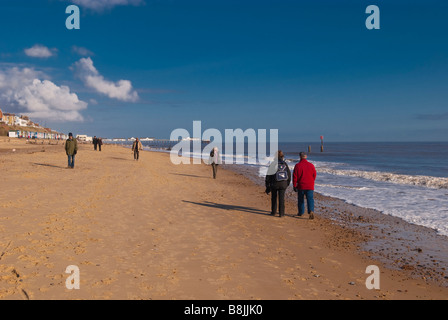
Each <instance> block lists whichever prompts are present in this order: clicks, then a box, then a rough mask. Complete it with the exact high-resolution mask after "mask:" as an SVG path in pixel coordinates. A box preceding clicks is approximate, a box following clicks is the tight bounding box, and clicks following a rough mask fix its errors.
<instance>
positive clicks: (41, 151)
mask: <svg viewBox="0 0 448 320" xmlns="http://www.w3.org/2000/svg"><path fill="white" fill-rule="evenodd" d="M12 149H15V150H16V151H15V152H13V151H12ZM140 157H141V159H140V161H139V162H136V161H134V160H133V154H132V152H131V150H130V149H127V148H123V147H120V146H111V145H105V146H103V151H102V152H95V151H93V147H92V146H90V145H81V146H80V151H79V153H78V155H77V158H76V164H75V169H74V170H70V169H66V166H67V159H66V155H65V153H64V149H63V147H62V145H48V144H47V145H45V144H44V145H39V144H37V145H31V144H25V141H18V140H13V139H11V140H8V139H6V138H5V139H0V172H1V176H2V180H1V185H2V188H1V191H0V299H8V300H9V299H12V300H20V299H30V300H43V299H51V300H52V299H70V300H71V299H88V300H90V299H114V300H116V299H144V300H146V299H148V300H149V299H153V300H172V299H176V300H181V299H183V300H196V299H201V300H202V299H205V300H227V299H229V300H241V299H244V300H246V299H250V300H252V299H253V300H256V299H262V300H268V299H269V300H290V299H294V300H297V299H321V300H324V299H337V300H339V299H355V300H358V299H447V298H448V288H446V287H443V286H441V285H440V284H438V283H437V282H434V281H432V282H428V281H425V279H417V278H413V277H412V270H410V269H409V268H403V269H400V270H393V269H392V268H389V267H388V266H386V265H384V264H383V263H382V262H381V261H380V260H378V259H376V258H375V257H376V256H378V255H379V252H380V251H381V248H380V247H376V248H375V247H373V248H370V249H371V251H370V252H369V254H367V253H366V254H363V252H364V251H368V250H364V251H363V250H359V248H361V247H363V245H364V244H365V241H366V238H365V235H364V234H363V233H361V232H356V231H354V230H352V229H350V228H345V227H344V226H343V224H341V223H336V222H335V221H333V220H331V219H329V217H328V210H332V208H335V207H334V206H332V205H331V203H330V202H331V201H332V199H325V198H324V197H318V198H317V199H318V201H320V203H319V207H320V208H322V207H325V210H326V212H319V211H317V212H316V213H317V216H316V219H315V220H308V219H307V217H306V216H305V217H303V218H297V217H295V216H294V214H295V212H296V203H295V202H294V201H293V200H292V199H290V200H289V201H288V202H287V206H286V212H287V216H286V217H284V218H282V219H280V218H278V217H272V216H270V214H269V213H270V212H269V208H270V199H269V197H268V196H266V194H265V193H264V188H260V186H259V185H257V184H256V183H254V182H253V181H252V180H251V179H249V178H247V177H246V176H244V175H243V174H241V173H237V172H234V171H232V170H220V171H219V172H218V179H216V180H213V179H212V175H211V168H210V167H209V166H207V165H204V164H203V165H179V166H176V165H173V164H172V163H171V162H170V158H169V154H165V153H157V152H142V153H141V155H140ZM323 202H325V203H323ZM322 210H323V209H321V211H322ZM356 218H359V217H356ZM363 222H364V223H367V224H368V221H367V220H364V221H363ZM71 265H74V266H77V267H79V270H80V289H79V290H69V289H67V288H66V285H65V282H66V279H67V278H68V276H69V274H66V273H65V271H66V268H67V267H68V266H71ZM369 265H376V266H378V267H379V269H380V271H381V274H380V276H381V277H380V286H381V288H380V289H379V290H368V289H367V288H366V285H365V282H366V279H367V277H368V276H369V275H368V274H366V268H367V266H369Z"/></svg>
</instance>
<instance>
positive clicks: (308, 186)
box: [293, 152, 317, 220]
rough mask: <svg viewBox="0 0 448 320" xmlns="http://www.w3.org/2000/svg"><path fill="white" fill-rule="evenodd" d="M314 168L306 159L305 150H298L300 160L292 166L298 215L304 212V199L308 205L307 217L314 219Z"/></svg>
mask: <svg viewBox="0 0 448 320" xmlns="http://www.w3.org/2000/svg"><path fill="white" fill-rule="evenodd" d="M316 175H317V173H316V168H315V167H314V165H313V164H312V163H310V162H308V160H307V155H306V153H305V152H300V162H299V163H297V164H296V165H295V167H294V174H293V187H294V191H295V192H297V194H298V203H297V206H298V209H299V214H298V215H299V217H301V216H302V215H303V214H304V213H305V201H304V197H306V202H307V206H308V214H309V218H310V219H311V220H312V219H314V182H315V181H316Z"/></svg>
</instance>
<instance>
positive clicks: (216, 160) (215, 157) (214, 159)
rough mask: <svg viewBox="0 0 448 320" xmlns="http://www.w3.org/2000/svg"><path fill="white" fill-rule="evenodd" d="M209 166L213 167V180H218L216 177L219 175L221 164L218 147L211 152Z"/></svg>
mask: <svg viewBox="0 0 448 320" xmlns="http://www.w3.org/2000/svg"><path fill="white" fill-rule="evenodd" d="M209 164H211V165H212V169H213V179H216V176H217V175H218V166H219V165H220V164H221V157H220V155H219V149H218V147H214V148H213V150H212V151H211V152H210V159H209Z"/></svg>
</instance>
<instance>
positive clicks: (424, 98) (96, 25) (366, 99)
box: [0, 0, 448, 142]
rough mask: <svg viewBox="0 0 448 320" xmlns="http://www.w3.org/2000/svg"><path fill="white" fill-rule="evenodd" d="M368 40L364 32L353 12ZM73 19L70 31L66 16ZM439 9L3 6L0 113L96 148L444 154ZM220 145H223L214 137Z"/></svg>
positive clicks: (247, 4)
mask: <svg viewBox="0 0 448 320" xmlns="http://www.w3.org/2000/svg"><path fill="white" fill-rule="evenodd" d="M372 4H373V5H376V6H378V8H379V9H380V29H379V30H375V29H373V30H369V29H367V28H366V24H365V22H366V19H367V18H368V17H369V14H367V13H366V8H367V6H369V5H372ZM70 5H77V6H78V7H79V9H80V29H78V30H76V29H72V30H69V29H67V27H66V19H67V18H68V17H69V16H70V14H67V13H66V8H67V7H68V6H70ZM447 9H448V4H447V3H446V1H443V0H438V1H436V0H424V1H423V0H419V1H415V0H408V1H402V0H395V1H393V0H388V1H385V0H369V1H364V0H340V1H339V0H338V1H335V0H327V1H324V0H303V1H301V0H294V1H293V0H272V1H271V0H257V1H253V0H239V1H236V0H95V1H93V0H67V1H66V0H2V1H1V2H0V32H1V37H0V108H1V109H2V110H3V111H4V112H11V113H16V114H24V115H29V116H30V117H31V118H32V120H34V121H35V122H38V123H40V124H42V125H45V126H47V127H51V128H53V129H56V130H58V131H61V132H64V133H68V132H73V133H74V134H75V135H76V134H87V135H90V136H94V135H96V136H101V137H105V138H117V137H124V138H129V137H156V138H161V139H167V138H169V137H170V135H171V133H172V132H173V130H175V129H178V128H184V129H186V130H188V131H189V132H191V133H192V130H193V121H201V122H202V129H203V131H204V130H206V129H210V128H216V129H218V130H221V131H222V132H223V133H224V130H225V129H238V128H240V129H243V130H246V129H249V128H253V129H267V130H268V132H269V129H278V130H279V140H280V141H285V142H286V141H291V142H293V141H297V142H302V141H305V142H313V141H319V137H320V136H321V135H323V136H324V137H325V140H326V141H327V142H331V141H334V142H338V141H341V142H345V141H448V107H447V100H448V99H447V98H448V82H447V80H448V76H447V75H448V41H447V37H446V35H447V31H448V24H447V23H446V12H447ZM223 135H224V134H223Z"/></svg>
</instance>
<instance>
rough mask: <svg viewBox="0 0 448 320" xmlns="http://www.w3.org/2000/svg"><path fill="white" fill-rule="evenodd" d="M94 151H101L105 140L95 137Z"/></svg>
mask: <svg viewBox="0 0 448 320" xmlns="http://www.w3.org/2000/svg"><path fill="white" fill-rule="evenodd" d="M92 142H93V149H94V150H95V151H97V150H99V151H101V146H102V145H103V139H101V138H97V137H96V136H95V137H93V141H92Z"/></svg>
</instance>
